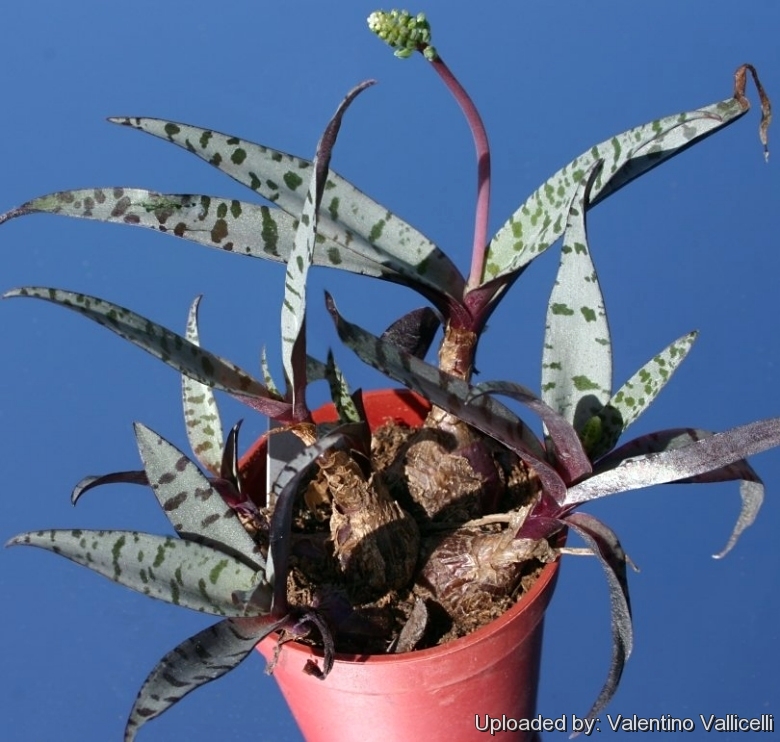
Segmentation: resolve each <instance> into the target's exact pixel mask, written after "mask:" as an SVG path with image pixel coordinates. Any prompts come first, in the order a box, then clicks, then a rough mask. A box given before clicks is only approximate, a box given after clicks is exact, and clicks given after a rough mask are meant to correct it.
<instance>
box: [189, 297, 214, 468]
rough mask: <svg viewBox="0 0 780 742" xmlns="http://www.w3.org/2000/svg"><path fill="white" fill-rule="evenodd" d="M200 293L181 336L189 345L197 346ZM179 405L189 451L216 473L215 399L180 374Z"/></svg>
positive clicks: (204, 387)
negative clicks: (180, 405)
mask: <svg viewBox="0 0 780 742" xmlns="http://www.w3.org/2000/svg"><path fill="white" fill-rule="evenodd" d="M201 299H202V297H201V296H198V297H197V298H196V299H195V301H193V302H192V305H191V306H190V312H189V315H188V317H187V331H186V333H185V337H186V338H187V340H189V341H190V342H191V343H192V344H193V345H197V346H198V347H200V336H199V333H198V307H199V306H200V301H201ZM181 393H182V405H183V407H184V424H185V426H186V429H187V440H189V442H190V447H191V448H192V452H193V453H194V454H195V458H196V459H197V460H198V461H199V462H200V464H201V466H203V467H205V468H206V469H208V470H209V471H210V472H211V473H212V474H214V475H215V476H219V473H220V466H221V462H222V442H223V440H224V439H223V433H222V419H221V418H220V416H219V408H218V407H217V400H216V397H215V396H214V392H213V391H212V388H211V387H210V386H208V384H203V383H202V382H200V381H196V380H195V379H192V378H190V377H189V376H187V375H186V374H184V375H182V377H181Z"/></svg>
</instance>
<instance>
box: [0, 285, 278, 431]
mask: <svg viewBox="0 0 780 742" xmlns="http://www.w3.org/2000/svg"><path fill="white" fill-rule="evenodd" d="M17 296H22V297H32V298H34V299H43V300H45V301H49V302H52V303H53V304H58V305H60V306H63V307H66V308H67V309H72V310H73V311H75V312H77V313H78V314H81V315H83V316H84V317H87V318H88V319H91V320H93V321H95V322H97V323H98V324H100V325H102V326H103V327H106V328H107V329H109V330H111V331H112V332H115V333H116V334H117V335H119V336H120V337H123V338H125V340H129V341H130V342H131V343H133V344H135V345H137V346H138V347H139V348H142V349H143V350H145V351H146V352H147V353H150V354H151V355H153V356H155V357H156V358H159V359H160V360H162V361H164V362H165V363H167V364H168V365H169V366H171V367H173V368H175V369H176V370H177V371H179V372H180V373H182V374H186V375H187V376H190V377H192V378H193V379H196V380H197V381H200V382H201V383H203V384H208V385H209V386H213V387H216V388H217V389H221V390H222V391H226V392H229V393H231V394H233V395H234V396H236V397H238V398H239V399H242V401H247V403H250V401H251V403H252V406H254V407H256V408H258V409H260V410H261V411H262V412H264V414H267V415H269V416H271V417H278V418H279V419H285V418H286V417H287V416H288V415H289V411H290V405H289V403H287V402H284V401H283V400H279V399H275V398H274V397H272V395H271V394H270V392H269V391H268V389H267V388H266V387H265V386H263V384H261V383H260V382H259V381H257V380H256V379H254V378H252V377H251V376H250V375H249V374H247V373H246V371H243V370H242V369H240V368H239V367H238V366H236V365H235V364H233V363H230V362H229V361H226V360H225V359H223V358H220V357H219V356H216V355H214V354H213V353H210V352H209V351H207V350H202V349H201V348H199V347H198V346H197V345H195V344H194V343H191V342H190V341H189V340H186V339H185V338H183V337H181V335H177V334H176V333H175V332H172V331H171V330H169V329H167V328H165V327H163V326H162V325H158V324H156V323H155V322H152V321H151V320H149V319H146V318H145V317H142V316H141V315H138V314H136V313H135V312H133V311H131V310H129V309H126V308H125V307H120V306H119V305H118V304H113V303H112V302H110V301H106V300H105V299H99V298H97V297H95V296H89V295H87V294H80V293H76V292H73V291H66V290H64V289H54V288H43V287H35V286H26V287H23V288H18V289H12V290H11V291H8V292H6V293H5V294H3V298H4V299H8V298H13V297H17ZM253 398H254V399H253Z"/></svg>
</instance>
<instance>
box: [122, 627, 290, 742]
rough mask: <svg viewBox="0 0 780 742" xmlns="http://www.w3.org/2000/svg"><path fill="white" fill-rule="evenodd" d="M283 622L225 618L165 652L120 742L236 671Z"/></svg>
mask: <svg viewBox="0 0 780 742" xmlns="http://www.w3.org/2000/svg"><path fill="white" fill-rule="evenodd" d="M285 620H286V619H282V620H280V621H275V620H273V619H271V618H270V617H267V616H258V617H252V618H227V619H225V620H224V621H220V622H219V623H217V624H214V625H213V626H209V628H207V629H205V630H204V631H201V632H199V633H197V634H195V636H192V637H190V638H189V639H187V640H186V641H184V642H182V643H181V644H180V645H179V646H178V647H176V648H175V649H173V650H172V651H170V652H168V654H166V655H165V657H163V658H162V659H161V660H160V662H159V663H158V664H157V666H156V667H155V668H154V670H152V672H151V673H150V674H149V677H147V678H146V680H145V681H144V684H143V685H142V686H141V690H140V691H139V692H138V697H137V698H136V699H135V703H134V704H133V708H132V710H131V711H130V718H129V719H128V720H127V726H126V728H125V736H124V742H133V741H134V740H135V738H136V734H137V733H138V730H139V729H140V728H141V727H142V726H143V725H144V724H145V723H146V722H147V721H151V720H152V719H154V718H156V717H158V716H160V714H162V713H163V712H165V711H167V710H168V709H169V708H170V707H171V706H173V705H174V704H176V703H178V702H179V701H180V700H181V699H182V698H184V696H186V695H187V694H188V693H191V692H192V691H193V690H195V689H196V688H199V687H200V686H202V685H205V684H206V683H210V682H211V681H212V680H216V679H217V678H220V677H222V676H223V675H225V674H226V673H228V672H230V671H231V670H233V669H235V668H236V667H238V665H239V664H241V663H242V662H243V661H244V660H245V659H246V658H247V657H248V656H249V654H250V652H251V651H252V650H253V649H254V648H255V645H256V644H257V643H258V642H259V641H260V640H261V639H263V638H264V637H266V636H267V635H268V634H270V633H272V632H274V631H276V630H277V629H279V628H280V627H281V626H282V625H283V624H284V623H285Z"/></svg>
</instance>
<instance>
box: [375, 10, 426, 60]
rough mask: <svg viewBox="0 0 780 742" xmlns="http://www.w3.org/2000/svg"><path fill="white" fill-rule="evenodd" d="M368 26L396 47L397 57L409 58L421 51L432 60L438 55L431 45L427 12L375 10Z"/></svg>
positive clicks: (383, 39)
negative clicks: (413, 13)
mask: <svg viewBox="0 0 780 742" xmlns="http://www.w3.org/2000/svg"><path fill="white" fill-rule="evenodd" d="M368 27H369V28H370V29H371V30H372V31H373V32H374V33H375V34H376V35H377V36H378V37H379V38H380V39H382V41H384V42H385V43H387V44H388V45H389V46H391V47H392V48H393V49H395V56H396V57H400V58H401V59H408V58H409V57H411V56H412V54H413V53H414V52H416V51H421V52H422V53H423V55H424V56H425V58H426V59H427V60H429V61H431V62H432V61H433V60H434V59H436V57H437V56H438V55H437V54H436V49H434V48H433V47H432V46H431V26H430V24H429V23H428V20H427V18H426V17H425V13H418V14H417V15H416V16H413V15H412V14H411V13H409V11H407V10H391V11H390V12H389V13H386V12H385V11H384V10H375V11H374V12H373V13H372V14H371V15H370V16H368Z"/></svg>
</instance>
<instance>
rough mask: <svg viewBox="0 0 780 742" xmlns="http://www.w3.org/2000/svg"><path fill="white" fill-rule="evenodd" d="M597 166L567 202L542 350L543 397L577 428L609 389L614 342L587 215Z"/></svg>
mask: <svg viewBox="0 0 780 742" xmlns="http://www.w3.org/2000/svg"><path fill="white" fill-rule="evenodd" d="M600 167H601V165H600V162H599V163H597V164H596V165H594V166H593V168H592V169H591V170H590V171H589V172H588V173H586V175H585V177H583V178H582V179H581V180H580V183H579V185H578V186H577V189H576V191H575V195H574V199H573V200H572V203H571V206H570V207H569V214H568V217H567V222H566V232H565V234H564V238H563V248H562V250H561V260H560V265H559V267H558V274H557V276H556V278H555V285H554V286H553V290H552V292H551V294H550V300H549V302H548V305H547V321H546V327H545V337H544V349H543V351H542V399H543V400H544V401H545V402H546V403H547V404H548V405H550V407H552V408H553V409H554V410H556V411H557V412H559V413H560V414H561V415H563V416H564V417H565V418H566V419H567V420H568V421H569V422H570V423H572V425H573V426H574V427H575V429H577V430H580V428H581V427H582V425H584V424H585V422H586V421H587V420H588V419H590V418H591V417H592V416H593V415H595V414H596V413H597V412H598V411H599V410H600V409H601V407H602V406H603V405H604V404H606V402H607V400H608V399H609V397H610V394H611V393H612V343H611V339H610V334H609V325H608V323H607V314H606V309H605V308H604V298H603V296H602V293H601V287H600V286H599V280H598V276H597V275H596V268H595V266H594V265H593V261H592V260H591V257H590V248H589V246H588V237H587V232H586V218H585V212H586V206H587V202H588V195H589V192H590V187H591V185H592V183H593V178H594V177H595V176H596V175H597V173H598V170H599V168H600Z"/></svg>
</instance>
